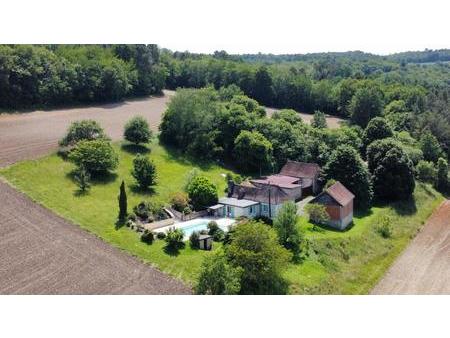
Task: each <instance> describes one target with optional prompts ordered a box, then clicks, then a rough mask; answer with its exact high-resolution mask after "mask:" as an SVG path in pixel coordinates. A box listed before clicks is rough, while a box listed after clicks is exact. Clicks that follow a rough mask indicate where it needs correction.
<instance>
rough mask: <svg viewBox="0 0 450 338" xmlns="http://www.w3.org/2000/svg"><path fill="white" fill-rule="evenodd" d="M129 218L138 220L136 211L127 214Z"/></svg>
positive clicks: (134, 220)
mask: <svg viewBox="0 0 450 338" xmlns="http://www.w3.org/2000/svg"><path fill="white" fill-rule="evenodd" d="M127 220H129V221H133V222H136V220H137V218H136V214H135V213H134V212H132V213H130V214H129V215H128V216H127Z"/></svg>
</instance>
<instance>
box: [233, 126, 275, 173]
mask: <svg viewBox="0 0 450 338" xmlns="http://www.w3.org/2000/svg"><path fill="white" fill-rule="evenodd" d="M272 153H273V147H272V143H271V142H270V141H269V140H268V139H267V138H265V137H264V135H262V134H261V133H259V132H257V131H248V130H242V131H241V132H240V133H239V135H238V136H237V137H236V139H235V140H234V150H233V156H234V158H235V160H236V164H237V165H238V167H239V168H241V169H242V170H243V171H245V172H256V171H257V170H259V171H260V172H261V170H263V169H266V168H269V167H270V165H271V161H272Z"/></svg>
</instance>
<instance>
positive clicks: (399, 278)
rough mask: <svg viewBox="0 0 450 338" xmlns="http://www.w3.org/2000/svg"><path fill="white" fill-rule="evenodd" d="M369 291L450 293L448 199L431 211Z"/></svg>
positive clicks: (377, 292) (387, 292) (378, 293)
mask: <svg viewBox="0 0 450 338" xmlns="http://www.w3.org/2000/svg"><path fill="white" fill-rule="evenodd" d="M372 294H374V295H386V294H395V295H399V294H400V295H401V294H420V295H423V294H441V295H442V294H444V295H449V294H450V200H447V201H445V202H443V203H442V204H441V206H440V207H439V208H437V209H436V210H435V211H434V212H433V214H432V215H431V217H430V218H429V219H428V221H427V223H426V224H425V226H424V227H423V229H422V231H421V232H420V233H419V234H418V235H417V236H416V238H415V239H414V240H413V241H412V242H411V244H410V245H409V246H408V248H406V250H405V251H404V252H403V254H402V255H401V256H400V257H399V258H398V259H397V260H396V261H395V263H394V264H393V265H392V266H391V268H390V269H389V270H388V272H387V274H386V275H385V276H384V277H383V278H382V279H381V281H380V282H379V283H378V284H377V285H376V286H375V288H374V289H373V290H372Z"/></svg>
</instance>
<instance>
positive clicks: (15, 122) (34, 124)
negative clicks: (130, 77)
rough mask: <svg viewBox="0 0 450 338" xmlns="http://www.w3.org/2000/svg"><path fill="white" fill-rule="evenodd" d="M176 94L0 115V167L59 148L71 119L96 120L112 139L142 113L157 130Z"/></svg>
mask: <svg viewBox="0 0 450 338" xmlns="http://www.w3.org/2000/svg"><path fill="white" fill-rule="evenodd" d="M172 95H173V92H172V91H165V95H164V96H162V97H150V98H143V99H133V100H128V101H124V102H119V103H112V104H105V105H100V106H95V107H88V108H70V109H58V110H51V111H34V112H31V113H23V114H3V115H0V167H3V166H6V165H9V164H12V163H15V162H18V161H22V160H26V159H36V158H39V157H41V156H44V155H47V154H48V153H49V152H52V151H55V150H56V149H57V148H58V140H59V139H61V138H62V136H63V135H64V133H65V131H66V129H67V127H68V126H69V125H70V123H71V122H72V121H75V120H81V119H94V120H97V121H98V122H99V123H100V124H101V125H102V127H103V128H104V129H105V131H106V133H107V134H108V135H109V136H110V137H111V138H112V139H113V140H118V139H121V138H122V134H123V126H124V125H125V123H126V121H127V120H128V119H129V118H130V117H132V116H134V115H138V114H139V115H143V116H145V117H146V118H147V120H148V121H149V123H150V124H151V127H152V129H154V130H157V128H158V125H159V122H160V120H161V115H162V113H163V112H164V110H165V109H166V105H167V103H168V101H169V99H170V96H172Z"/></svg>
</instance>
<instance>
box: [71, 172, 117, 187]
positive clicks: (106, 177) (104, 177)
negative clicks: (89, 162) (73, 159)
mask: <svg viewBox="0 0 450 338" xmlns="http://www.w3.org/2000/svg"><path fill="white" fill-rule="evenodd" d="M75 172H76V169H73V170H71V171H70V172H68V173H66V178H68V179H70V180H71V181H72V182H73V183H76V180H75ZM116 179H117V173H115V172H110V171H107V172H104V173H96V174H91V180H90V181H91V183H92V184H97V185H101V184H109V183H111V182H114V181H115V180H116Z"/></svg>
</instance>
